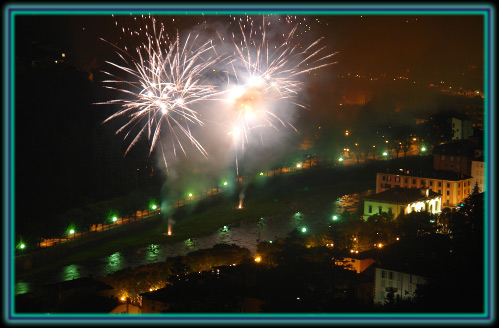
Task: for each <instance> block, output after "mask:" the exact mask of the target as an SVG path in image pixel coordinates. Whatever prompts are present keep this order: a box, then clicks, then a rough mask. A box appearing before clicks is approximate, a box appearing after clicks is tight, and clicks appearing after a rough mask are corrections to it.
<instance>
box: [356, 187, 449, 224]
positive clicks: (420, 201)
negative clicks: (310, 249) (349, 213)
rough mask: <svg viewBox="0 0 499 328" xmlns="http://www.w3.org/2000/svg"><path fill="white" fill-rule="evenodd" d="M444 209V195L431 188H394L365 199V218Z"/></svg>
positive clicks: (432, 211)
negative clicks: (375, 215) (384, 214)
mask: <svg viewBox="0 0 499 328" xmlns="http://www.w3.org/2000/svg"><path fill="white" fill-rule="evenodd" d="M441 210H442V196H441V195H440V194H439V193H436V192H434V191H432V190H431V189H429V188H400V187H397V188H392V189H388V190H385V191H383V192H380V193H377V194H374V195H371V196H368V197H366V198H365V199H364V220H367V219H368V218H369V217H370V216H371V215H374V214H381V213H391V214H393V215H394V217H397V216H399V215H400V214H409V213H411V212H414V211H417V212H421V211H427V212H430V213H432V214H436V213H440V211H441Z"/></svg>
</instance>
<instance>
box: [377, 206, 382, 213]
mask: <svg viewBox="0 0 499 328" xmlns="http://www.w3.org/2000/svg"><path fill="white" fill-rule="evenodd" d="M382 210H383V206H378V212H379V214H381V211H382Z"/></svg>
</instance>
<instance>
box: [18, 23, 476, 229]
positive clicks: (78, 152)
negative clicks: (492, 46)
mask: <svg viewBox="0 0 499 328" xmlns="http://www.w3.org/2000/svg"><path fill="white" fill-rule="evenodd" d="M237 17H245V16H237ZM156 18H157V19H158V20H159V21H162V22H164V23H165V25H166V27H167V31H168V32H169V33H172V32H173V33H174V32H175V30H177V29H178V30H179V31H180V33H182V34H183V35H185V34H186V33H187V32H191V31H192V32H202V33H204V34H203V35H210V33H213V32H214V31H225V30H227V29H228V26H229V24H230V23H231V21H232V20H233V18H231V17H228V16H214V15H206V16H164V17H159V16H157V17H156ZM273 19H274V21H275V20H276V19H277V20H279V19H282V22H284V20H285V19H286V16H278V17H273ZM288 20H291V22H292V24H287V25H286V24H284V23H283V25H282V26H284V27H285V28H284V30H286V31H287V30H289V27H290V26H291V25H294V24H299V28H298V30H297V32H296V33H295V39H296V40H297V42H302V43H303V44H310V43H312V42H313V41H315V40H317V39H318V38H319V37H324V39H323V40H322V41H321V42H322V45H325V46H326V52H327V53H333V52H337V54H336V55H334V56H333V57H332V60H334V61H335V62H336V63H335V64H334V65H331V66H328V67H325V68H323V69H320V70H317V72H316V75H312V76H310V77H309V79H308V80H307V83H306V86H305V88H304V90H303V94H301V95H299V98H300V99H302V100H304V102H306V103H307V104H308V105H309V108H310V109H311V110H310V111H305V112H304V113H303V115H301V116H299V117H297V121H296V122H294V123H295V124H296V126H297V128H298V130H299V131H300V133H302V134H303V135H307V134H311V133H313V131H315V129H316V128H317V126H318V125H323V126H327V125H328V124H329V125H331V126H334V125H335V124H339V125H342V124H343V125H344V124H347V123H349V122H350V121H351V120H352V117H351V115H350V114H349V112H342V111H341V110H340V109H339V108H340V107H339V106H342V105H343V104H344V103H345V104H353V105H359V104H360V105H365V104H368V103H374V104H375V105H374V107H375V108H376V109H375V110H377V111H379V113H380V114H381V115H378V116H377V118H378V119H379V120H380V121H383V120H384V119H385V113H386V114H388V112H390V111H400V110H401V109H402V111H403V112H404V111H405V113H407V115H408V117H412V116H414V115H418V114H421V113H429V112H431V111H432V110H435V109H436V108H437V107H438V106H436V105H435V99H436V98H435V97H436V96H435V91H433V90H432V89H431V88H429V85H430V84H439V83H441V84H445V86H446V87H447V86H451V87H452V88H454V90H482V91H483V57H484V53H483V46H484V44H483V39H484V32H483V31H484V22H483V17H482V16H478V15H476V16H473V15H462V16H461V15H453V16H433V15H431V16H430V15H428V16H421V15H417V16H416V15H414V16H409V15H407V16H399V15H393V16H378V15H368V16H366V15H362V16H361V15H355V16H341V15H338V16H332V15H331V16H307V17H303V16H296V18H295V17H294V16H293V17H291V18H289V17H288ZM116 22H118V25H116ZM133 24H134V21H133V17H132V16H128V15H127V16H115V17H112V16H110V15H103V16H44V15H26V16H23V15H19V16H16V21H15V45H16V49H15V54H16V104H17V108H16V138H17V139H16V142H17V144H16V145H17V146H16V147H17V149H16V155H17V156H16V168H17V171H16V174H17V180H16V184H17V185H19V187H18V189H17V192H18V195H17V196H16V197H17V201H18V203H19V202H25V201H29V202H31V203H32V204H35V205H34V206H33V207H31V208H26V207H22V206H20V208H19V209H18V212H17V214H18V217H17V219H18V223H21V222H33V221H37V222H43V221H44V220H45V219H47V218H50V215H49V214H47V212H51V211H54V212H58V211H62V210H67V209H69V208H71V207H78V206H83V205H84V204H86V203H90V202H95V201H98V200H101V199H108V198H112V197H115V196H116V195H117V194H119V193H120V192H122V193H123V192H127V191H129V190H132V189H133V188H134V187H135V188H136V184H137V182H136V179H137V177H136V176H135V175H134V174H135V172H136V171H135V170H136V168H137V167H145V166H146V165H148V164H149V165H150V162H151V161H155V160H156V159H157V158H156V156H153V157H150V158H148V155H147V150H146V151H144V149H147V145H146V143H147V142H146V141H144V145H145V146H146V147H143V146H144V145H142V144H141V143H139V144H138V145H137V147H136V148H137V150H135V151H133V152H131V153H130V154H129V155H127V157H126V158H125V157H124V156H123V154H124V151H125V149H126V146H127V145H126V144H125V143H123V140H122V136H121V135H120V136H116V135H115V134H114V132H115V131H116V129H117V127H119V125H117V124H116V123H110V124H109V125H102V124H101V123H102V121H103V120H104V119H105V118H106V117H108V116H109V115H110V114H112V111H113V108H109V107H106V108H103V107H99V106H96V105H95V103H96V102H99V101H106V100H110V99H109V97H110V96H112V95H110V93H109V92H108V91H105V90H104V89H103V88H102V80H103V79H104V78H105V77H104V76H103V75H102V73H101V70H106V69H109V64H106V63H105V61H116V60H117V58H118V57H117V55H116V53H115V51H114V49H113V47H111V46H110V45H109V44H108V43H106V42H103V41H102V40H101V38H102V39H105V40H107V41H109V42H110V43H116V44H121V43H123V42H125V43H126V42H131V43H133V41H134V40H123V39H120V37H122V36H123V34H122V33H121V31H120V28H119V27H120V26H130V27H132V28H133V26H132V25H133ZM274 26H276V27H274ZM268 32H269V34H275V35H278V34H279V33H282V27H279V24H274V25H272V26H271V27H270V28H269V29H268ZM213 37H214V35H213ZM62 53H64V58H62V59H63V62H64V65H65V66H64V68H61V67H60V66H57V65H55V66H49V65H48V64H47V66H43V65H41V64H40V63H41V62H43V60H49V61H50V60H51V61H54V59H56V60H60V59H61V56H62ZM47 58H48V59H47ZM34 62H36V63H37V64H36V65H37V66H36V67H38V68H37V69H38V70H33V67H34V66H33V65H35V64H32V63H34ZM40 67H43V69H42V70H41V71H39V69H40ZM75 68H76V70H72V69H75ZM35 71H36V72H37V73H34V72H35ZM61 76H63V78H61ZM357 76H358V79H355V77H357ZM399 77H402V78H404V79H405V80H407V83H405V84H403V83H402V82H399V80H398V78H399ZM65 79H67V80H65ZM372 79H374V80H375V81H379V83H371V82H372V81H373V80H372ZM395 79H397V81H395ZM74 81H77V83H74ZM393 81H395V82H393ZM411 82H412V84H411ZM358 99H361V100H358ZM411 115H412V116H411ZM141 142H142V141H141ZM277 143H278V142H276V143H275V144H274V146H275V145H276V144H277ZM207 147H209V146H207ZM283 148H285V147H283ZM276 156H277V155H276ZM215 158H216V156H215ZM196 161H197V160H196ZM179 165H184V167H185V166H186V164H185V162H182V163H179ZM205 166H207V167H209V166H210V165H209V164H208V165H205ZM190 169H193V168H192V167H190ZM158 183H159V185H161V183H162V181H159V182H158ZM68 187H69V188H71V190H72V192H70V193H68V192H66V191H65V190H66V189H67V188H68Z"/></svg>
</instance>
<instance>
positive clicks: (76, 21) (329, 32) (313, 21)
mask: <svg viewBox="0 0 499 328" xmlns="http://www.w3.org/2000/svg"><path fill="white" fill-rule="evenodd" d="M116 17H117V19H118V20H120V21H123V22H126V19H127V16H116ZM157 17H158V18H159V16H157ZM243 17H244V16H243ZM293 17H294V16H293ZM296 17H297V19H296V22H297V23H302V25H305V22H303V21H302V20H301V18H302V17H303V16H296ZM172 18H173V19H174V20H175V22H172V21H171V20H172ZM306 18H307V21H306V22H307V23H308V24H309V26H310V27H311V29H310V30H308V28H304V29H303V31H305V30H308V34H306V33H303V31H302V33H299V32H298V33H297V36H300V37H303V39H304V40H305V41H306V40H309V41H311V40H313V39H316V38H318V37H320V36H323V37H325V40H324V42H325V44H326V45H327V46H328V48H330V49H331V50H332V51H335V52H336V51H337V52H339V54H338V55H337V56H336V57H335V60H336V61H337V62H338V65H337V66H335V67H334V71H335V72H338V73H348V72H351V73H355V74H381V73H388V74H400V73H403V72H406V70H407V69H408V70H409V72H411V75H412V76H413V77H414V78H418V79H425V80H433V79H435V78H437V79H442V80H451V79H453V78H456V77H457V76H459V75H460V74H461V73H462V72H463V71H465V74H466V75H467V78H466V80H467V81H468V83H470V84H471V83H474V84H475V87H476V88H479V87H480V86H481V84H482V81H481V79H480V78H481V71H482V69H483V51H482V49H483V38H484V35H483V30H484V25H483V24H484V23H483V17H481V16H478V15H476V16H473V15H469V16H459V15H455V16H454V15H453V16H398V15H394V16H378V15H373V16H365V15H363V16H313V17H310V16H307V17H306ZM161 19H162V20H163V21H164V22H165V23H167V24H168V23H169V24H168V28H175V29H177V28H178V29H180V30H182V31H184V30H189V29H190V28H192V27H194V26H196V24H197V23H200V22H201V23H203V21H207V24H208V25H209V24H210V22H215V21H216V22H219V23H221V24H223V23H225V24H228V23H229V21H230V19H229V18H228V17H227V16H225V17H224V16H204V18H203V17H202V16H169V17H166V16H163V17H162V18H161ZM115 20H116V19H115V18H113V17H111V16H41V15H35V16H19V17H18V22H17V24H16V40H19V43H21V42H22V40H23V39H24V40H34V41H39V42H43V43H48V44H50V45H53V46H54V47H58V48H60V49H61V50H64V51H65V52H66V53H67V56H68V60H67V61H68V63H71V64H74V65H75V66H76V67H79V68H84V69H88V68H101V67H102V65H103V64H104V61H105V60H109V59H110V58H111V57H112V51H113V49H111V48H110V47H109V46H108V45H106V44H105V43H103V42H102V41H101V40H99V39H100V38H103V39H106V40H109V41H112V40H113V39H114V40H115V39H116V37H117V36H119V35H120V34H119V31H118V28H116V26H115ZM128 21H131V20H130V19H128ZM130 25H131V24H130ZM300 27H303V26H300ZM470 79H471V80H472V81H471V82H470Z"/></svg>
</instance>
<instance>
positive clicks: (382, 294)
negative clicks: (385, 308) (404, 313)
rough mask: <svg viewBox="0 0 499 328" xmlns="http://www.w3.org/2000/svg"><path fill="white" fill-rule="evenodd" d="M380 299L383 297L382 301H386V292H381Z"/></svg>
mask: <svg viewBox="0 0 499 328" xmlns="http://www.w3.org/2000/svg"><path fill="white" fill-rule="evenodd" d="M379 297H381V299H382V300H384V299H385V292H379Z"/></svg>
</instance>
